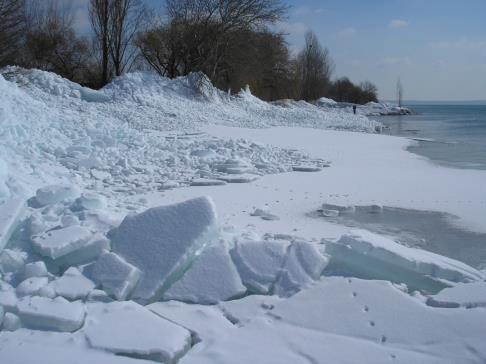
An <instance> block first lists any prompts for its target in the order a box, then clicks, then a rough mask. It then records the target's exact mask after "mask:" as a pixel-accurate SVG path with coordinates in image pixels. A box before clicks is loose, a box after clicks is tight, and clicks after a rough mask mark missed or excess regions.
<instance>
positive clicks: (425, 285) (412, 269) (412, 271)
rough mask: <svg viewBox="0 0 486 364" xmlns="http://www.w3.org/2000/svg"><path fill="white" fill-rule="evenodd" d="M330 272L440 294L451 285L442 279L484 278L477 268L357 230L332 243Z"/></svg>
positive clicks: (464, 279)
mask: <svg viewBox="0 0 486 364" xmlns="http://www.w3.org/2000/svg"><path fill="white" fill-rule="evenodd" d="M326 253H328V254H329V255H330V256H331V264H330V265H329V272H330V273H337V274H342V275H354V276H356V277H360V278H368V279H386V280H390V281H392V282H397V283H405V284H407V285H408V286H409V288H411V289H418V290H424V291H427V292H431V293H434V292H438V291H439V290H441V289H443V288H445V287H446V286H447V284H445V283H444V282H442V281H440V280H448V281H452V282H468V281H477V280H481V279H483V276H482V274H481V273H480V272H479V271H477V270H476V269H474V268H472V267H469V266H468V265H466V264H464V263H461V262H459V261H456V260H453V259H450V258H447V257H444V256H441V255H437V254H434V253H431V252H428V251H424V250H421V249H416V248H409V247H406V246H403V245H401V244H398V243H397V242H395V241H393V240H392V239H390V238H387V237H383V236H380V235H376V234H373V233H370V232H367V231H364V230H356V231H353V233H352V235H344V236H343V237H341V239H340V240H339V241H338V242H336V243H333V242H328V243H327V245H326Z"/></svg>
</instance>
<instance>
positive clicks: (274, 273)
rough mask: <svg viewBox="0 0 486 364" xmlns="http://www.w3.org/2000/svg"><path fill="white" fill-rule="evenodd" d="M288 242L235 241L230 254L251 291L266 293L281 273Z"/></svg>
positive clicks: (244, 282)
mask: <svg viewBox="0 0 486 364" xmlns="http://www.w3.org/2000/svg"><path fill="white" fill-rule="evenodd" d="M289 245H290V243H289V242H283V241H242V242H237V243H236V245H235V247H234V248H233V249H232V251H231V256H232V258H233V261H234V263H235V265H236V268H237V269H238V272H239V274H240V277H241V280H242V281H243V284H245V286H247V287H248V289H249V290H250V291H251V292H253V293H260V294H268V293H269V292H270V290H271V288H272V285H273V284H274V283H275V281H276V280H277V277H278V275H279V274H280V273H281V271H282V268H283V265H284V262H285V259H286V256H287V249H288V247H289Z"/></svg>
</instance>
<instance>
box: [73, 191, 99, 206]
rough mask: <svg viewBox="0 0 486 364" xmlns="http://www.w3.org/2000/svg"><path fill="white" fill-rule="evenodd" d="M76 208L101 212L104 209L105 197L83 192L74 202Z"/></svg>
mask: <svg viewBox="0 0 486 364" xmlns="http://www.w3.org/2000/svg"><path fill="white" fill-rule="evenodd" d="M75 203H76V207H78V208H81V209H86V210H92V209H95V210H101V209H103V208H105V207H106V197H105V196H103V195H99V194H96V193H92V192H85V193H83V194H82V195H81V197H79V198H78V199H77V200H76V202H75Z"/></svg>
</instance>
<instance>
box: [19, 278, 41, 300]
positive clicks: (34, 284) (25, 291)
mask: <svg viewBox="0 0 486 364" xmlns="http://www.w3.org/2000/svg"><path fill="white" fill-rule="evenodd" d="M48 283H49V278H47V277H32V278H27V279H26V280H24V281H22V282H21V283H20V284H19V285H18V286H17V288H16V289H15V292H16V293H17V296H18V297H23V296H35V295H37V294H38V293H39V291H40V289H41V288H42V287H44V286H46V285H47V284H48Z"/></svg>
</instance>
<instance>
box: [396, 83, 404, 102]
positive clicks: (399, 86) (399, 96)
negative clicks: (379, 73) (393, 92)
mask: <svg viewBox="0 0 486 364" xmlns="http://www.w3.org/2000/svg"><path fill="white" fill-rule="evenodd" d="M402 100H403V85H402V81H401V80H400V78H398V81H397V101H398V107H402Z"/></svg>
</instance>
